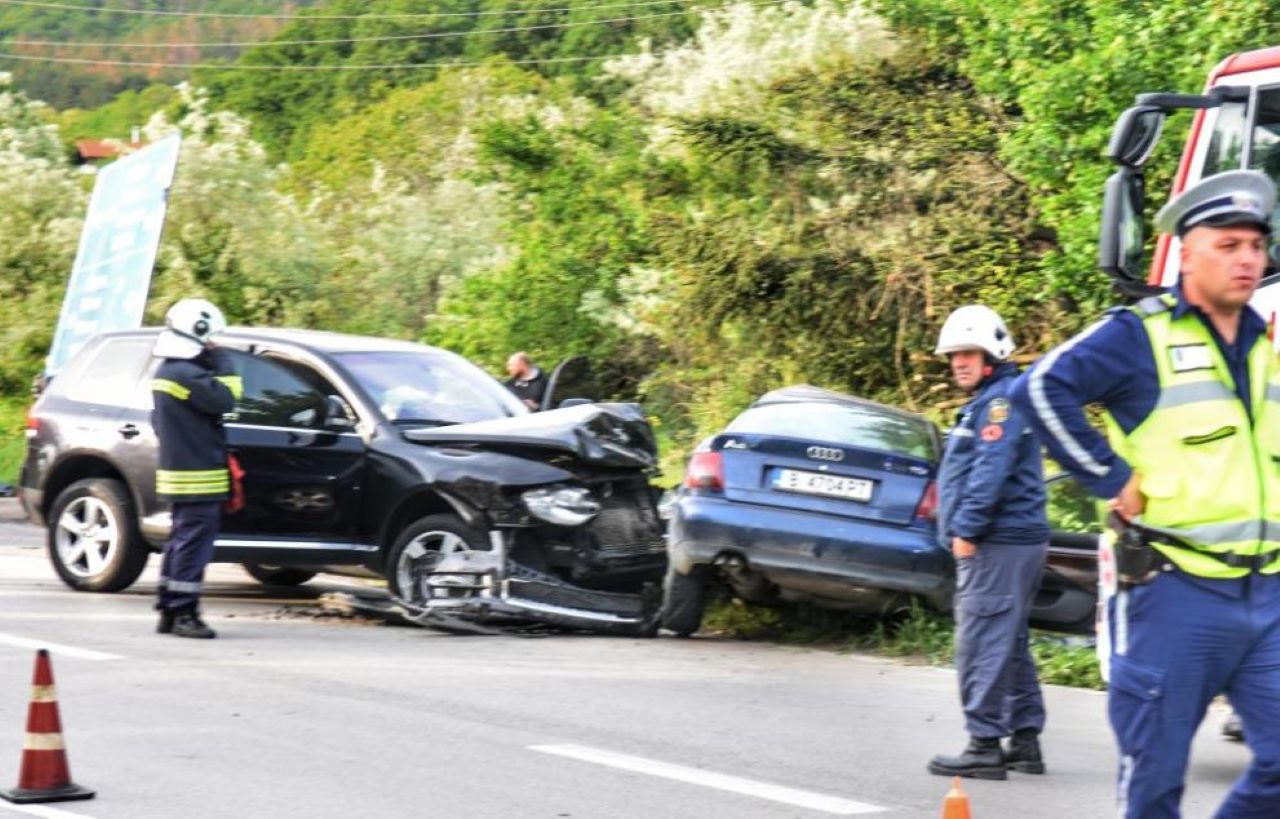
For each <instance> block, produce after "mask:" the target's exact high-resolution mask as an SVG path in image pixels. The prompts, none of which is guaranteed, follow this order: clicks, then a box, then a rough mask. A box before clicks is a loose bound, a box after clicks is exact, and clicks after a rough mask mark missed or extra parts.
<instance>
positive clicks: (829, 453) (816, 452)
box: [804, 446, 844, 461]
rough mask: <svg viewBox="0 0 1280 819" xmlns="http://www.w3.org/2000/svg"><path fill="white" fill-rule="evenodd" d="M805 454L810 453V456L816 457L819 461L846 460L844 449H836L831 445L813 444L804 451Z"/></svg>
mask: <svg viewBox="0 0 1280 819" xmlns="http://www.w3.org/2000/svg"><path fill="white" fill-rule="evenodd" d="M804 454H806V455H808V456H809V457H810V458H815V459H817V460H819V461H843V460H844V450H842V449H835V448H833V447H829V446H811V447H809V448H808V449H806V450H805V451H804Z"/></svg>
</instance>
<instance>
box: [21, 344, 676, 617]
mask: <svg viewBox="0 0 1280 819" xmlns="http://www.w3.org/2000/svg"><path fill="white" fill-rule="evenodd" d="M156 332H157V331H155V330H146V329H144V330H137V331H130V332H122V333H112V334H107V335H103V336H99V337H97V338H96V339H94V340H93V341H92V342H90V343H89V344H88V345H86V347H85V348H84V349H83V350H81V351H80V353H79V354H78V355H77V356H76V357H75V358H74V359H73V360H72V361H71V362H70V363H69V364H68V366H67V368H66V369H65V370H64V371H63V372H62V373H61V374H59V375H58V376H57V377H56V378H54V379H53V380H52V382H50V384H49V386H48V387H47V389H46V390H45V391H44V392H43V393H42V394H41V396H40V398H39V399H38V401H37V402H36V404H35V405H34V406H33V407H32V410H31V413H30V416H29V420H28V429H27V437H28V450H27V457H26V461H25V463H24V465H23V469H22V476H21V479H20V484H21V486H20V493H21V497H22V502H23V505H24V506H25V508H26V510H27V512H28V514H29V515H30V516H31V518H32V519H33V520H35V521H36V522H38V523H42V524H44V525H46V527H47V530H48V549H49V556H50V559H51V560H52V562H53V566H54V568H55V569H56V570H57V573H58V575H59V576H60V577H61V578H62V579H63V580H64V581H65V582H66V583H67V584H68V585H69V586H71V587H72V588H75V589H79V590H85V591H104V592H106V591H118V590H120V589H124V588H125V587H127V586H129V585H130V584H131V583H133V582H134V581H135V580H136V579H137V578H138V576H139V574H141V572H142V570H143V568H144V566H145V564H146V561H147V557H148V555H149V554H150V553H151V552H152V551H156V550H158V549H159V548H161V546H162V544H163V542H164V540H165V538H166V536H167V534H168V530H169V522H170V521H169V511H168V509H167V507H166V506H165V505H163V504H161V503H159V502H158V501H157V500H156V492H155V458H156V438H155V434H154V433H153V431H152V429H151V425H150V411H151V392H150V381H151V377H152V373H153V372H154V371H155V368H156V366H157V364H158V359H155V358H153V357H152V356H151V348H152V346H153V344H154V341H155V336H156ZM218 340H219V344H220V346H222V347H224V348H226V349H228V350H230V351H231V355H232V357H233V359H234V361H235V366H236V370H237V372H238V373H239V375H240V376H241V377H242V378H243V379H244V387H245V391H244V397H243V398H242V399H241V400H240V402H239V403H238V404H237V406H236V408H235V411H234V412H232V413H231V414H229V415H228V416H227V417H226V419H225V429H226V433H227V439H228V443H229V445H230V448H231V450H232V452H234V453H235V455H236V456H237V458H238V459H239V461H240V463H241V465H242V466H243V468H244V471H245V477H244V488H245V500H246V503H245V505H244V508H243V509H241V510H240V511H238V512H235V513H232V514H227V515H225V516H224V521H223V528H222V533H221V536H220V537H219V539H218V541H217V550H216V552H215V557H214V559H215V560H216V561H221V562H241V563H244V564H245V566H246V568H247V569H248V570H249V571H250V573H251V574H253V575H254V576H255V577H257V578H258V579H259V580H262V581H264V582H268V583H273V584H296V583H301V582H304V581H306V580H307V579H309V578H310V577H311V576H312V575H314V574H315V573H316V572H317V571H319V570H321V569H322V568H324V567H337V566H345V567H363V568H364V569H368V570H371V571H373V572H375V573H377V574H379V575H382V576H384V577H386V578H387V580H388V584H389V586H390V588H391V591H392V592H393V594H394V595H396V596H397V597H398V598H399V599H400V600H401V602H403V603H405V604H406V605H408V606H410V607H411V608H413V609H414V610H416V611H418V612H419V613H421V612H425V611H427V610H440V611H447V612H450V613H451V614H456V613H459V612H461V613H470V614H477V613H478V614H490V613H496V614H503V613H508V614H520V613H530V612H532V613H534V614H535V615H537V617H535V619H542V620H550V621H553V622H556V621H560V622H564V623H566V624H569V625H591V624H592V623H599V624H605V625H606V626H607V625H618V626H620V627H621V628H632V629H633V630H634V629H635V628H640V629H642V630H646V629H651V627H652V622H651V619H652V618H651V616H650V615H651V611H652V609H653V608H654V605H653V598H654V595H655V591H656V588H657V585H658V583H659V582H660V580H661V577H662V575H663V572H664V569H665V564H666V556H665V552H664V547H663V537H662V528H661V524H660V521H659V518H658V514H657V509H656V505H655V499H654V494H653V490H652V489H651V487H650V485H649V478H650V477H651V476H652V475H654V474H655V466H654V465H655V461H656V448H655V445H654V440H653V435H652V431H651V429H650V427H649V425H648V423H647V421H646V419H645V417H644V415H643V413H642V412H641V411H640V408H639V407H638V406H636V405H634V404H603V403H599V404H598V403H590V402H587V401H585V400H582V399H581V397H579V396H574V397H573V399H571V400H567V401H564V402H563V404H564V405H565V406H562V407H561V408H559V409H553V410H549V411H546V412H538V413H532V412H530V411H529V410H528V409H527V408H526V407H525V406H524V404H522V403H521V402H520V401H519V400H517V399H516V398H515V397H514V396H512V395H511V394H510V393H509V392H508V391H507V390H506V389H505V388H504V387H503V386H502V385H501V384H499V383H498V382H497V381H496V380H494V379H493V378H492V377H491V376H489V375H488V374H487V373H485V372H484V371H483V370H481V369H480V368H479V367H476V366H475V365H474V364H472V363H470V362H468V361H467V360H466V359H464V358H462V357H460V356H458V355H455V354H453V353H450V352H447V351H445V350H441V349H437V348H433V347H427V346H424V345H420V344H412V343H408V342H399V341H390V340H386V339H377V338H365V337H358V336H349V335H341V334H336V333H322V332H314V331H302V330H246V329H232V330H229V331H227V332H226V333H224V334H222V335H220V336H219V339H218ZM556 382H557V378H556V377H555V376H553V378H552V383H551V385H550V389H549V393H550V394H549V395H548V402H550V401H551V400H554V399H553V397H552V396H554V394H555V392H556V391H557V383H556ZM561 392H563V391H561Z"/></svg>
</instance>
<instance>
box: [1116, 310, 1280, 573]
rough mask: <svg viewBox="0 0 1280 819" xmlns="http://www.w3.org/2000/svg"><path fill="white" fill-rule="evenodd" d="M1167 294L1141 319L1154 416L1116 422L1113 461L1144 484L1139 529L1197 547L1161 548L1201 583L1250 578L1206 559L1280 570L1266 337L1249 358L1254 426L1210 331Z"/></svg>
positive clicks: (1277, 468) (1276, 444)
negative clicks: (1126, 427)
mask: <svg viewBox="0 0 1280 819" xmlns="http://www.w3.org/2000/svg"><path fill="white" fill-rule="evenodd" d="M1175 304H1176V300H1175V299H1174V298H1173V297H1172V296H1169V295H1165V296H1157V297H1151V298H1148V299H1144V300H1143V301H1142V302H1140V303H1138V304H1137V305H1135V306H1134V307H1133V308H1131V309H1132V310H1134V311H1135V312H1136V313H1138V314H1139V315H1140V316H1141V317H1142V323H1143V326H1144V327H1145V329H1146V331H1147V334H1148V336H1149V338H1150V341H1151V349H1152V353H1153V354H1154V357H1155V363H1156V371H1157V375H1158V376H1159V384H1160V391H1159V398H1158V400H1157V402H1156V407H1155V409H1154V410H1152V412H1151V414H1150V415H1149V416H1147V418H1146V420H1144V421H1143V422H1142V423H1141V424H1140V425H1138V426H1137V427H1135V428H1134V429H1132V430H1131V431H1130V432H1129V433H1128V434H1127V435H1126V434H1124V433H1123V432H1122V431H1121V429H1120V426H1119V424H1118V423H1117V422H1116V421H1115V419H1114V418H1112V417H1111V416H1110V415H1107V416H1106V419H1107V431H1108V437H1109V438H1110V440H1111V446H1112V448H1114V449H1115V451H1116V453H1117V454H1118V455H1120V456H1121V457H1123V458H1124V460H1125V461H1127V462H1128V463H1129V465H1130V466H1131V467H1133V469H1134V471H1135V472H1137V473H1138V474H1139V475H1141V476H1142V485H1141V486H1142V494H1143V495H1144V496H1146V510H1145V512H1144V513H1143V515H1142V517H1141V521H1142V522H1143V523H1144V524H1145V525H1147V526H1148V527H1150V528H1152V529H1158V530H1161V531H1165V532H1168V533H1169V534H1170V535H1172V536H1174V537H1176V538H1178V539H1180V540H1182V541H1185V542H1187V543H1190V544H1193V545H1194V547H1195V548H1181V547H1176V546H1169V545H1164V544H1159V545H1157V548H1158V549H1160V551H1162V552H1164V553H1165V554H1166V555H1168V556H1169V558H1170V559H1171V560H1172V561H1173V562H1174V563H1175V564H1177V566H1178V567H1179V568H1180V569H1182V570H1183V571H1185V572H1187V573H1188V574H1192V575H1196V576H1198V577H1210V578H1230V577H1241V576H1243V575H1245V574H1248V572H1249V568H1248V567H1247V566H1233V565H1229V564H1228V563H1227V562H1224V560H1223V559H1220V558H1218V557H1214V556H1212V555H1211V554H1205V553H1206V552H1209V553H1217V554H1219V555H1221V556H1236V557H1228V558H1227V559H1228V560H1237V559H1238V558H1244V557H1255V559H1257V560H1259V565H1260V566H1261V571H1263V572H1265V573H1268V574H1271V573H1275V572H1278V571H1280V551H1277V550H1280V462H1278V460H1277V459H1280V367H1277V366H1276V353H1275V351H1274V350H1273V348H1272V346H1271V342H1270V340H1268V339H1267V338H1266V337H1262V338H1259V339H1257V340H1256V341H1255V342H1254V344H1253V346H1252V348H1251V349H1250V350H1249V354H1248V372H1249V388H1250V395H1249V400H1250V404H1251V406H1252V409H1253V413H1252V414H1253V417H1252V419H1251V418H1250V413H1249V412H1248V411H1247V410H1246V408H1245V406H1244V403H1243V402H1242V401H1241V400H1240V397H1239V395H1237V393H1236V385H1235V382H1234V380H1233V379H1232V377H1231V373H1230V370H1229V368H1228V366H1227V363H1226V361H1225V359H1224V358H1223V355H1222V352H1221V350H1220V349H1219V347H1218V345H1217V343H1216V342H1215V341H1214V339H1213V337H1212V335H1211V334H1210V332H1209V329H1208V328H1207V327H1206V326H1205V324H1204V322H1202V321H1200V320H1199V319H1197V318H1196V317H1195V316H1193V315H1189V314H1187V315H1182V316H1180V317H1178V318H1174V315H1173V312H1172V308H1173V306H1174V305H1175Z"/></svg>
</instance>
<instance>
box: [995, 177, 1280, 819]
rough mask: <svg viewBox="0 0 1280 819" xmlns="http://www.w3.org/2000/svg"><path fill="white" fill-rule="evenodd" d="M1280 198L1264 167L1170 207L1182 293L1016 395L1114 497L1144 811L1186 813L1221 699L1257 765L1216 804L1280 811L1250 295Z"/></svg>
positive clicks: (1260, 400) (1039, 370)
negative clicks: (1089, 412) (1096, 422)
mask: <svg viewBox="0 0 1280 819" xmlns="http://www.w3.org/2000/svg"><path fill="white" fill-rule="evenodd" d="M1275 198H1276V193H1275V188H1274V186H1273V184H1272V183H1271V181H1270V179H1268V178H1267V177H1266V176H1264V175H1263V174H1260V173H1256V172H1252V171H1231V172H1228V173H1224V174H1219V175H1217V176H1213V177H1209V178H1208V179H1206V180H1204V181H1202V182H1200V183H1199V184H1197V185H1195V186H1194V187H1192V188H1190V189H1189V190H1187V191H1186V192H1184V193H1182V194H1181V195H1180V196H1178V197H1177V198H1175V199H1174V200H1173V201H1171V202H1170V203H1168V204H1167V205H1165V207H1164V208H1163V209H1162V210H1161V211H1160V213H1159V214H1158V216H1157V224H1158V225H1159V227H1160V229H1161V230H1164V231H1167V232H1171V233H1175V234H1177V236H1178V237H1179V238H1180V240H1181V249H1180V251H1179V254H1180V255H1179V261H1180V265H1181V267H1180V270H1181V276H1180V280H1179V282H1178V285H1177V286H1176V287H1175V288H1174V289H1173V290H1172V291H1171V292H1168V293H1164V294H1160V295H1156V296H1152V297H1149V298H1147V299H1145V300H1143V301H1141V302H1139V303H1138V304H1137V305H1135V306H1134V307H1132V308H1127V309H1118V310H1113V311H1112V312H1111V313H1110V314H1109V315H1108V316H1107V317H1105V318H1104V319H1103V320H1102V321H1100V322H1098V323H1097V324H1095V325H1093V326H1092V327H1091V328H1089V329H1088V330H1086V331H1085V332H1084V333H1082V334H1080V335H1078V336H1076V337H1075V338H1073V339H1071V340H1070V341H1068V342H1067V343H1066V344H1064V345H1062V346H1060V347H1058V348H1056V349H1054V350H1053V351H1051V352H1050V353H1049V354H1048V355H1047V356H1045V358H1044V359H1043V360H1041V361H1040V362H1039V363H1037V364H1036V365H1035V366H1034V367H1033V368H1032V369H1031V370H1030V371H1029V372H1028V373H1027V374H1026V375H1024V376H1023V377H1022V378H1021V379H1019V381H1018V383H1017V384H1016V385H1015V388H1014V405H1015V407H1017V408H1020V409H1023V410H1024V411H1026V412H1028V413H1030V415H1031V418H1032V423H1033V424H1034V425H1035V427H1036V430H1037V432H1038V433H1039V435H1040V436H1041V438H1042V440H1043V442H1044V443H1045V444H1046V445H1047V446H1048V448H1049V450H1050V452H1051V454H1052V455H1053V456H1054V458H1055V459H1056V460H1058V461H1059V462H1060V463H1061V464H1062V465H1063V466H1064V467H1066V468H1067V469H1069V470H1070V471H1071V472H1072V473H1074V474H1075V475H1076V476H1077V477H1078V478H1079V479H1080V480H1081V481H1082V482H1083V483H1084V484H1085V485H1086V486H1088V487H1089V488H1090V489H1091V490H1092V491H1093V492H1094V493H1095V494H1096V495H1098V496H1099V497H1101V498H1104V499H1109V506H1110V507H1111V509H1112V511H1113V512H1114V513H1115V514H1114V515H1113V516H1112V520H1113V521H1114V522H1115V523H1116V525H1117V527H1118V532H1119V535H1118V537H1119V543H1120V544H1123V545H1124V548H1123V549H1122V548H1121V546H1120V545H1117V546H1116V547H1115V566H1116V569H1117V571H1116V572H1114V573H1113V572H1108V573H1107V574H1108V575H1113V574H1115V575H1117V576H1118V577H1119V579H1120V580H1121V581H1122V582H1120V583H1119V585H1118V587H1117V589H1115V590H1114V591H1113V593H1112V594H1110V596H1109V598H1108V599H1107V600H1106V606H1107V624H1106V628H1107V633H1106V634H1105V635H1103V637H1104V638H1105V641H1106V642H1108V643H1109V645H1110V655H1109V658H1108V659H1109V666H1110V679H1109V693H1108V710H1109V714H1110V719H1111V726H1112V729H1113V730H1114V732H1115V735H1116V740H1117V743H1118V744H1119V748H1120V771H1119V777H1118V801H1119V804H1120V808H1121V813H1122V814H1123V815H1125V816H1130V817H1143V818H1144V819H1148V818H1149V817H1171V816H1178V815H1179V802H1180V800H1181V797H1182V790H1183V779H1184V776H1185V773H1186V768H1187V763H1188V757H1189V754H1190V747H1191V740H1192V737H1193V736H1194V735H1195V732H1196V729H1197V728H1198V726H1199V724H1200V722H1201V720H1203V718H1204V715H1205V711H1206V709H1207V707H1208V705H1209V703H1210V701H1211V700H1212V699H1213V698H1214V696H1216V695H1217V694H1219V693H1221V692H1225V693H1226V694H1227V696H1228V698H1229V699H1230V700H1231V703H1232V705H1233V706H1234V707H1235V709H1236V711H1237V712H1238V713H1239V715H1240V717H1241V719H1242V721H1243V724H1244V735H1245V739H1246V741H1247V742H1248V744H1249V746H1250V748H1251V749H1252V751H1253V754H1254V759H1253V762H1252V764H1251V765H1250V767H1249V769H1248V770H1247V771H1246V772H1245V773H1244V775H1243V776H1241V777H1240V779H1239V780H1237V782H1236V784H1235V787H1234V788H1233V789H1232V791H1231V793H1230V794H1229V795H1228V796H1227V799H1226V801H1225V802H1224V803H1223V805H1222V806H1221V808H1220V809H1219V811H1218V814H1217V815H1218V816H1221V817H1246V816H1251V817H1275V816H1280V576H1278V573H1280V551H1278V549H1280V465H1278V464H1280V366H1277V358H1276V354H1275V350H1274V348H1273V346H1272V343H1271V341H1270V340H1269V339H1268V338H1267V332H1266V330H1267V328H1266V324H1265V322H1264V321H1263V319H1262V317H1261V316H1259V315H1258V314H1257V312H1255V311H1254V310H1253V309H1252V308H1251V307H1249V304H1248V302H1249V299H1250V298H1251V297H1252V295H1253V293H1254V290H1255V289H1256V288H1257V286H1258V282H1259V281H1260V279H1261V277H1262V274H1263V271H1264V269H1265V267H1266V264H1267V244H1268V237H1269V234H1270V232H1271V214H1272V212H1273V210H1274V206H1275ZM1091 403H1097V404H1100V405H1101V406H1102V408H1103V410H1104V411H1105V423H1106V427H1107V433H1108V434H1107V438H1106V439H1104V438H1103V437H1102V436H1101V435H1100V434H1099V433H1097V432H1096V431H1094V430H1093V429H1092V428H1091V427H1090V426H1089V425H1088V423H1087V422H1086V420H1085V415H1084V413H1083V411H1082V407H1083V406H1084V405H1086V404H1091ZM1126 564H1128V567H1127V568H1126ZM1108 591H1112V590H1104V595H1106V593H1107V592H1108Z"/></svg>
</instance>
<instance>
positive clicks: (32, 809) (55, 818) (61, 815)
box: [0, 799, 92, 819]
mask: <svg viewBox="0 0 1280 819" xmlns="http://www.w3.org/2000/svg"><path fill="white" fill-rule="evenodd" d="M0 808H8V809H9V810H11V811H16V812H18V813H25V814H27V815H29V816H43V817H45V819H92V817H90V816H89V815H88V814H85V813H72V812H71V811H66V810H58V809H57V808H46V807H45V806H44V805H15V804H13V803H12V802H6V801H4V800H3V799H0Z"/></svg>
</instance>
